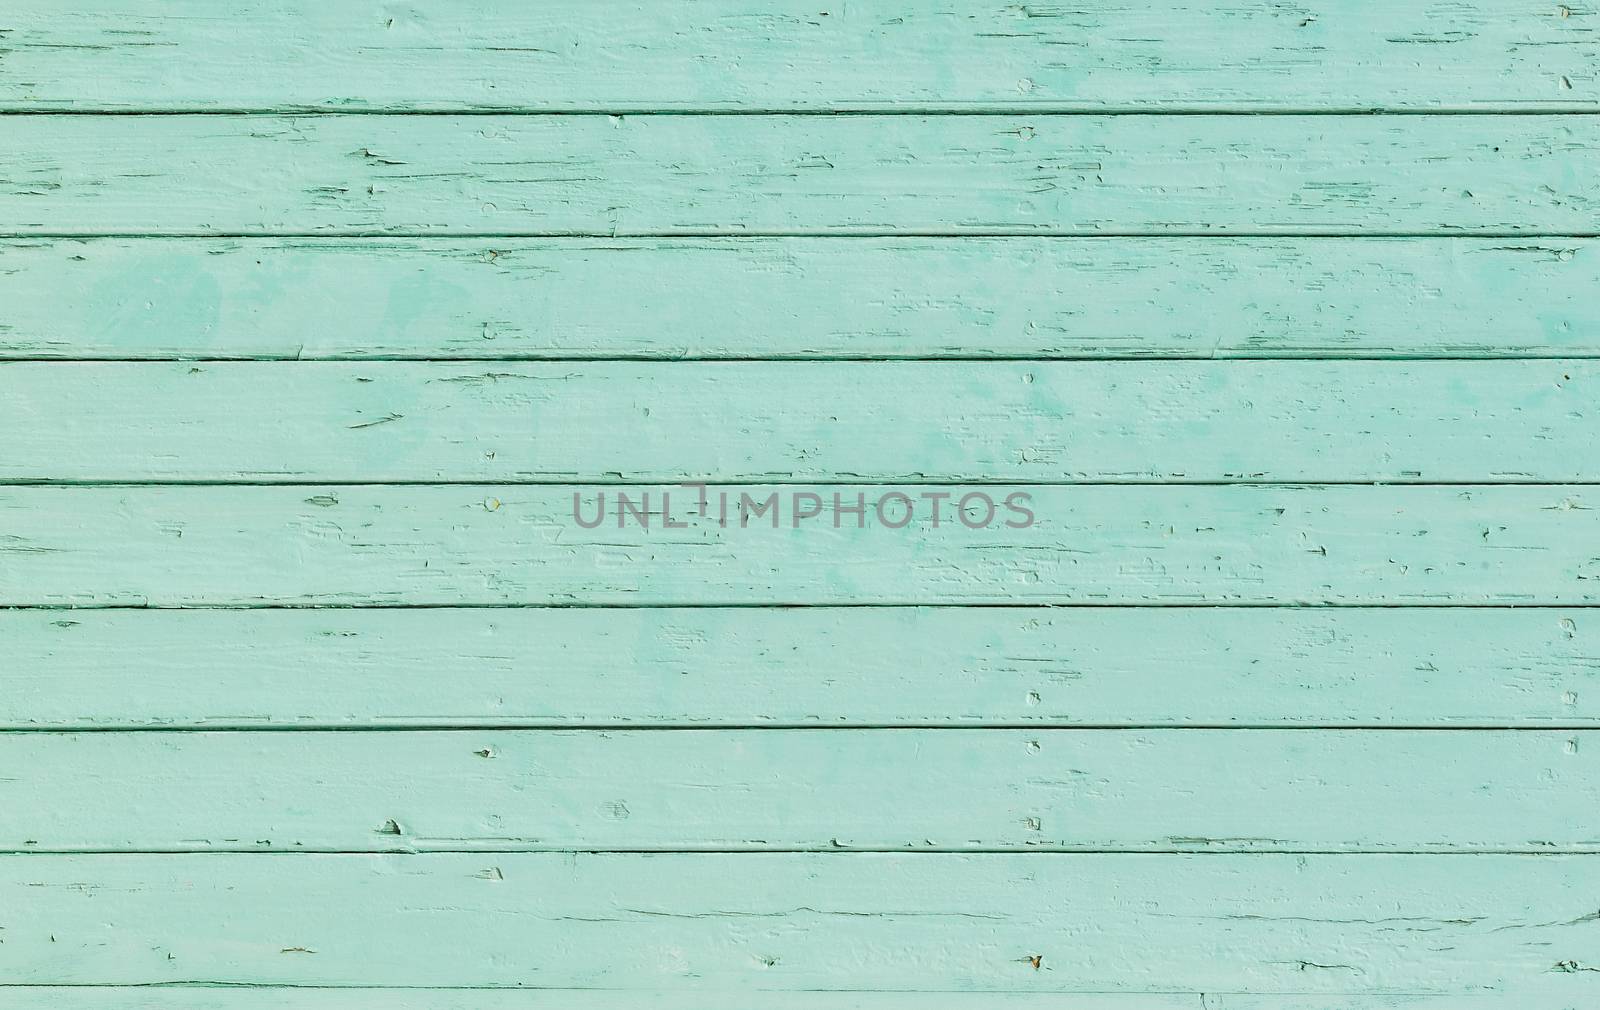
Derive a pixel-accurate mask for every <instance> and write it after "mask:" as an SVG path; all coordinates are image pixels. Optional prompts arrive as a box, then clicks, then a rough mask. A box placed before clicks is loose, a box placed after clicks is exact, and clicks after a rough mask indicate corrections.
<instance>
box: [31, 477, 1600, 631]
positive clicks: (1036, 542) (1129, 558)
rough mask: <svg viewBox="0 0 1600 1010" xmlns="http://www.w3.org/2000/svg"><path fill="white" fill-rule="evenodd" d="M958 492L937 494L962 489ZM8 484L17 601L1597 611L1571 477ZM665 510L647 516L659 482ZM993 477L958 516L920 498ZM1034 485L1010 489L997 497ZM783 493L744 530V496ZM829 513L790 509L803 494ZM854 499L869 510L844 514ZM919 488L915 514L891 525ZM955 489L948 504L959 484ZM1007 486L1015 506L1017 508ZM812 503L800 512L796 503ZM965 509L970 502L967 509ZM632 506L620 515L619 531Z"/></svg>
mask: <svg viewBox="0 0 1600 1010" xmlns="http://www.w3.org/2000/svg"><path fill="white" fill-rule="evenodd" d="M953 487H954V488H955V490H954V491H952V488H953ZM622 491H623V492H624V493H626V494H629V495H632V497H631V498H630V499H629V501H630V503H632V505H633V506H634V507H635V508H639V507H640V506H642V505H643V504H644V501H643V496H644V494H645V493H648V494H649V495H650V496H651V501H653V503H654V504H653V505H652V506H649V507H650V508H653V509H654V510H655V511H654V513H653V516H654V518H653V519H652V520H651V523H652V525H651V526H650V528H649V529H641V528H640V527H639V526H638V525H637V524H636V521H635V520H634V519H633V518H632V513H631V512H629V511H628V510H626V509H623V510H621V514H622V517H623V518H622V520H621V523H620V524H619V522H618V521H614V520H607V521H605V522H603V523H602V524H601V525H600V526H598V527H596V528H595V529H584V528H582V527H581V526H580V525H579V524H578V523H577V522H576V521H575V519H574V516H573V510H574V496H577V497H578V499H579V501H578V507H579V511H580V513H581V514H582V515H583V517H584V518H585V519H586V521H591V520H593V518H594V514H595V506H596V502H597V500H598V497H599V495H600V494H605V495H606V496H607V497H606V502H607V507H608V509H609V510H610V512H609V514H610V515H611V516H613V517H614V516H616V515H617V514H618V512H619V509H618V508H617V503H616V494H617V492H618V488H617V487H614V486H613V487H604V488H598V489H596V488H583V489H575V488H573V487H570V486H552V485H520V486H519V485H509V486H500V485H487V486H486V485H476V486H475V485H456V486H438V485H428V486H403V485H402V486H393V485H391V486H372V485H366V486H350V485H315V486H298V487H296V486H277V487H211V486H202V487H193V486H190V487H148V486H137V487H115V486H113V487H12V488H7V489H4V490H0V521H4V522H5V523H6V528H7V530H8V533H7V538H6V539H5V540H4V541H0V557H3V558H4V559H5V565H4V566H3V567H0V604H4V605H7V606H125V607H127V606H133V607H184V606H229V607H261V606H310V607H318V606H370V605H373V604H377V605H387V606H395V605H401V606H457V607H459V606H529V605H532V606H538V605H551V604H559V605H578V606H592V605H604V606H635V605H645V606H658V605H708V604H709V605H735V606H749V605H761V604H775V605H807V604H812V605H816V604H861V603H870V604H874V605H883V604H918V603H922V604H926V603H962V604H980V603H981V604H1007V603H1012V604H1015V603H1032V604H1088V605H1101V606H1104V605H1115V604H1123V605H1129V604H1132V605H1137V604H1157V605H1195V604H1228V603H1249V604H1256V605H1263V604H1317V603H1329V604H1343V605H1351V604H1385V605H1392V604H1426V605H1430V606H1459V605H1481V604H1502V605H1519V606H1529V605H1534V606H1536V605H1551V606H1558V605H1593V604H1596V603H1600V550H1597V548H1600V508H1595V507H1593V503H1594V498H1595V494H1594V491H1593V488H1592V487H1589V486H1580V487H1571V486H1526V487H1521V486H1519V487H1508V486H1470V487H1469V486H1444V487H1441V486H1409V487H1383V486H1379V487H1371V486H1350V485H1341V486H1277V485H1234V486H1183V485H1161V486H1156V487H1141V486H1136V485H1134V486H1130V485H1109V486H1108V485H1090V486H1084V487H1079V486H1071V485H1053V486H1037V485H1034V486H1016V485H998V486H994V485H990V486H986V487H984V488H981V489H977V491H975V492H973V491H963V489H962V488H961V487H959V486H953V485H948V484H945V485H933V486H930V485H898V484H897V485H887V486H886V485H867V486H860V485H848V486H846V485H837V484H833V485H805V484H801V485H792V484H791V485H778V486H773V485H762V486H744V485H740V486H739V487H736V488H735V489H734V492H733V493H734V495H735V497H734V498H733V499H732V500H731V503H730V506H729V509H730V512H729V519H728V522H727V525H726V526H724V525H722V523H721V519H720V516H719V514H718V512H719V502H718V495H719V493H720V489H716V488H713V489H711V492H710V495H709V500H708V503H707V506H708V508H707V515H706V516H705V517H704V518H702V517H700V516H698V515H696V513H695V510H694V508H693V507H692V505H693V503H694V502H695V492H693V491H686V490H684V489H683V488H681V487H676V486H673V487H669V486H664V485H656V486H651V485H630V486H628V487H626V488H623V489H622ZM664 493H665V494H668V495H679V496H680V497H674V498H673V499H672V501H671V502H670V503H669V504H670V506H671V513H672V516H673V521H674V522H675V523H681V524H682V528H677V527H674V528H670V529H666V528H662V519H663V513H662V495H663V494H664ZM968 493H976V494H985V495H988V496H989V497H990V498H991V499H993V500H994V501H995V503H996V509H995V513H994V516H995V517H994V520H993V522H992V524H991V525H989V526H987V527H985V528H981V529H969V528H968V527H967V525H966V524H965V523H964V522H962V521H961V520H959V519H956V518H954V516H953V511H954V509H953V506H952V502H950V501H945V502H944V503H943V506H942V507H943V508H944V518H943V519H942V521H941V523H940V525H939V527H938V528H934V527H933V525H932V521H931V515H930V513H931V508H932V499H929V498H928V497H927V496H928V495H939V494H961V495H962V496H963V497H965V495H966V494H968ZM1014 493H1015V494H1025V495H1028V496H1029V498H1028V499H1027V503H1026V504H1024V505H1022V506H1021V507H1023V508H1025V509H1027V510H1029V511H1031V512H1032V514H1033V516H1034V518H1035V521H1034V523H1033V525H1031V526H1027V527H1026V528H1013V527H1010V526H1008V525H1007V523H1013V522H1015V523H1022V522H1025V520H1024V519H1022V518H1019V517H1017V516H1016V515H1015V514H1013V513H1010V512H1007V511H1006V510H1005V508H1004V507H1003V505H1002V504H1001V503H1002V502H1003V501H1004V499H1005V498H1007V497H1008V496H1010V495H1011V494H1014ZM741 494H744V495H749V496H750V497H751V498H752V499H754V500H755V501H756V503H757V504H765V503H766V501H767V499H768V498H769V497H770V496H771V495H774V494H776V495H777V496H778V500H777V501H776V503H775V504H776V507H777V509H780V510H782V511H781V513H779V515H778V516H777V522H778V526H777V528H774V527H773V525H772V524H773V522H774V518H773V516H774V510H771V509H769V510H768V512H767V513H766V517H765V518H759V519H752V521H751V522H750V523H749V524H748V525H745V526H741V525H740V523H739V521H738V519H737V518H736V514H737V513H736V509H737V508H738V504H739V501H738V498H737V496H738V495H741ZM797 494H809V495H813V496H815V497H816V498H817V499H819V500H821V501H822V502H823V503H824V505H823V507H824V508H825V509H826V510H828V511H827V512H825V514H824V515H823V516H821V517H818V518H812V519H809V520H805V521H803V523H802V525H801V527H800V528H798V529H796V528H794V526H793V520H792V518H791V512H790V504H791V503H792V502H793V501H794V497H793V496H794V495H797ZM836 494H837V495H840V505H841V506H844V507H850V506H854V505H856V504H858V503H859V502H860V500H862V499H863V498H864V500H865V502H866V506H865V520H864V521H865V522H866V524H867V525H865V526H863V527H860V528H858V527H856V526H855V525H854V523H855V522H856V521H857V520H855V519H854V518H852V517H850V516H849V515H848V514H846V512H845V511H844V509H841V511H840V512H839V513H838V521H839V523H840V525H839V526H838V527H837V528H836V527H835V526H834V525H833V523H834V521H835V515H834V513H833V512H832V509H833V504H834V503H833V501H832V499H833V496H834V495H836ZM891 495H901V496H904V497H905V498H906V499H909V500H910V502H911V504H912V505H913V506H914V507H917V508H918V510H919V511H918V518H917V519H915V520H914V521H913V522H912V523H910V524H909V525H907V526H905V527H904V528H901V529H894V528H891V527H890V526H889V525H885V524H884V523H882V522H881V521H880V520H879V518H878V515H877V512H878V509H877V508H876V507H875V506H876V505H882V506H883V512H884V515H885V516H887V517H888V520H889V522H890V523H895V522H899V521H900V518H901V516H902V515H903V512H904V509H905V505H904V504H902V503H901V501H900V499H899V498H892V497H890V496H891ZM958 501H959V500H958ZM1018 501H1019V503H1020V502H1021V500H1020V499H1019V500H1018ZM803 503H804V504H810V503H811V502H810V500H809V499H807V500H805V501H804V502H803ZM968 507H969V508H970V509H971V510H973V511H972V513H966V512H963V515H968V514H970V515H971V516H972V521H973V522H974V523H976V522H978V521H980V519H981V518H984V517H985V516H984V513H986V511H987V510H986V509H984V507H983V506H982V503H981V501H980V500H974V501H971V502H969V503H968ZM622 524H625V525H622Z"/></svg>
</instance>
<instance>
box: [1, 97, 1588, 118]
mask: <svg viewBox="0 0 1600 1010" xmlns="http://www.w3.org/2000/svg"><path fill="white" fill-rule="evenodd" d="M1593 115H1600V103H1595V102H1554V103H1551V104H1549V105H1541V104H1536V103H1534V102H1532V101H1530V103H1529V104H1528V105H1527V106H1524V107H1518V108H1506V107H1477V106H1460V105H1458V106H1438V107H1434V106H1399V107H1384V106H1368V105H1348V106H1316V107H1310V106H1276V107H1255V106H1248V105H1196V104H1187V105H1185V104H1174V105H1171V106H1160V105H1155V104H1152V105H1147V106H1129V105H1120V106H1106V107H1099V106H1094V105H1084V104H1074V103H1070V102H1040V103H1038V104H1033V105H1029V104H1026V103H1010V102H979V103H974V104H972V105H963V104H961V103H956V102H940V103H925V104H918V103H915V102H911V103H905V102H902V103H896V104H894V105H881V106H880V105H877V104H871V103H856V104H850V103H841V104H840V105H838V106H834V107H828V108H821V107H802V108H787V107H782V106H751V107H748V108H692V107H685V108H673V107H670V106H669V107H661V106H649V105H600V106H587V107H570V108H549V109H543V108H537V107H529V106H503V107H502V106H470V105H454V106H442V107H436V108H424V109H404V108H394V107H390V108H366V109H357V108H346V107H336V106H325V105H315V104H313V105H296V104H292V103H291V104H286V105H281V106H265V105H245V106H234V107H230V108H216V107H191V106H184V105H169V106H150V107H148V108H139V109H132V108H124V107H116V106H81V105H80V106H75V107H71V108H65V107H64V108H49V107H43V106H35V107H29V108H21V107H4V108H0V116H16V117H39V118H43V117H53V116H60V117H68V116H82V117H90V116H106V117H110V116H115V117H118V118H129V117H135V116H146V117H151V118H164V119H177V118H184V117H191V116H211V117H239V118H273V119H305V118H321V117H336V116H338V117H347V116H366V117H389V118H403V117H434V118H438V117H447V116H461V117H467V116H472V117H487V116H505V117H516V118H526V119H534V118H552V119H554V118H562V117H583V116H592V117H599V116H641V117H643V116H649V117H652V118H661V119H667V118H703V117H713V116H715V117H724V118H756V117H767V118H774V117H786V118H793V119H819V118H829V117H867V116H895V117H913V118H914V117H930V118H931V117H946V116H949V117H956V116H973V117H978V116H983V117H991V118H992V117H1028V116H1053V117H1071V118H1090V117H1098V116H1118V117H1134V116H1149V117H1160V118H1168V117H1186V118H1203V117H1216V118H1247V117H1263V118H1267V117H1273V118H1279V117H1317V118H1331V117H1352V118H1353V117H1362V118H1382V117H1408V118H1409V117H1446V116H1469V117H1479V116H1523V117H1527V116H1593Z"/></svg>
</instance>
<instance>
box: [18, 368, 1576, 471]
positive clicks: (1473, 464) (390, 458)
mask: <svg viewBox="0 0 1600 1010" xmlns="http://www.w3.org/2000/svg"><path fill="white" fill-rule="evenodd" d="M1597 391H1600V365H1597V364H1596V363H1594V362H1589V361H1530V362H1509V361H1508V362H1488V361H1483V362H1421V363H1411V362H1406V363H1394V362H1379V361H1352V362H1303V361H1284V362H1256V361H1251V362H1170V363H1160V364H1153V363H1145V362H1055V363H1049V362H1022V363H1014V362H994V363H991V364H988V365H986V366H985V367H983V368H982V369H981V370H974V369H973V368H972V367H971V365H970V364H968V363H965V362H909V361H897V362H811V363H805V362H750V363H743V362H704V363H679V362H645V363H606V362H586V363H582V364H534V363H528V364H525V365H517V366H511V367H508V366H504V365H496V364H473V365H466V366H462V365H450V364H444V365H440V364H414V363H408V362H367V363H359V364H357V363H339V362H232V363H229V362H222V363H208V364H205V365H191V364H181V363H179V364H162V363H105V364H89V363H72V364H63V363H38V364H36V363H28V362H17V363H9V364H0V431H15V432H26V433H27V436H26V437H25V438H24V439H23V440H22V441H21V442H20V444H17V443H13V444H11V445H10V446H8V448H7V451H6V453H5V455H4V457H0V480H11V481H39V480H77V481H95V480H119V481H167V480H180V481H181V480H188V481H267V482H285V483H295V482H306V481H329V482H359V481H496V480H505V481H518V482H523V481H527V482H570V481H584V480H589V481H607V480H609V481H668V482H670V481H679V480H708V481H762V480H784V481H787V480H799V481H806V480H817V481H828V480H836V479H844V480H849V479H859V480H928V481H935V480H952V481H961V480H998V481H1008V482H1013V483H1022V482H1030V481H1106V480H1112V481H1139V482H1152V483H1154V482H1184V481H1223V480H1254V481H1262V480H1272V481H1326V482H1340V481H1351V482H1356V481H1361V482H1366V481H1394V482H1402V481H1432V482H1439V481H1448V482H1473V481H1482V482H1496V481H1513V482H1528V481H1546V482H1553V483H1558V482H1562V481H1580V482H1581V481H1593V480H1600V458H1595V457H1593V456H1592V455H1591V454H1589V453H1583V452H1575V451H1574V448H1575V447H1576V446H1579V445H1582V444H1583V443H1584V442H1585V441H1586V440H1587V439H1588V438H1589V436H1590V435H1591V434H1592V433H1593V432H1594V431H1595V429H1596V425H1597V424H1600V412H1597V411H1596V410H1595V407H1594V401H1595V398H1596V395H1597Z"/></svg>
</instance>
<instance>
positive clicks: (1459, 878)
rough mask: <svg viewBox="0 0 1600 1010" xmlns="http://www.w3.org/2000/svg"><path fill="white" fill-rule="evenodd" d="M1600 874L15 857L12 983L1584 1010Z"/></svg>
mask: <svg viewBox="0 0 1600 1010" xmlns="http://www.w3.org/2000/svg"><path fill="white" fill-rule="evenodd" d="M1597 859H1600V857H1591V856H1554V855H1552V856H1447V857H1440V856H1420V857H1419V856H1362V857H1352V856H1320V857H1319V856H1291V855H1237V856H1226V855H1195V856H1157V855H1045V854H1038V853H1032V854H1017V855H1010V856H997V855H980V856H960V855H932V854H923V855H860V854H850V855H828V854H741V855H725V854H701V855H688V854H677V855H646V856H641V855H583V854H569V853H546V854H496V855H491V854H488V853H479V854H467V855H431V856H414V855H385V856H370V855H368V856H351V855H341V856H332V855H330V856H314V855H281V856H263V855H231V856H230V855H221V854H209V855H195V856H163V857H152V856H128V855H118V856H105V855H99V856H81V857H40V856H11V857H7V858H4V859H0V908H4V909H5V910H6V917H7V918H6V921H7V930H6V942H5V943H4V944H0V970H3V971H4V972H5V974H6V977H7V979H8V981H11V982H13V983H17V982H27V983H44V984H51V983H55V984H59V983H62V982H65V981H72V982H74V983H80V984H81V983H87V982H99V983H124V984H128V983H139V982H172V981H181V980H205V981H211V982H219V981H221V982H233V983H246V984H259V983H266V984H285V983H288V984H300V985H349V984H356V985H360V984H373V983H381V984H386V985H394V986H407V985H424V986H433V985H474V986H488V987H493V986H519V985H521V986H533V987H564V986H571V987H583V988H587V987H595V988H607V989H646V990H659V989H678V990H691V991H692V990H701V991H706V992H718V991H727V990H730V989H741V990H746V991H750V990H789V991H797V990H810V989H851V990H863V989H865V990H905V991H925V992H937V991H944V990H977V991H983V990H1009V991H1016V992H1024V993H1027V992H1033V993H1047V992H1087V993H1094V992H1107V991H1111V992H1122V993H1129V994H1133V993H1141V992H1146V991H1150V992H1165V993H1172V992H1179V993H1183V992H1195V991H1197V990H1199V991H1205V992H1211V991H1222V992H1254V993H1267V994H1277V993H1339V994H1374V995H1375V994H1382V993H1392V992H1406V993H1415V994H1446V993H1449V994H1454V993H1462V994H1473V995H1479V996H1481V995H1485V994H1486V993H1493V994H1496V995H1500V996H1508V995H1509V996H1510V997H1511V998H1512V999H1516V998H1517V997H1519V996H1521V995H1523V994H1527V995H1529V996H1543V997H1553V996H1566V997H1568V998H1569V999H1572V1000H1576V1001H1577V1002H1578V1004H1580V1005H1581V1004H1582V1003H1583V1002H1584V1001H1586V1000H1590V999H1592V998H1593V996H1594V993H1595V992H1596V991H1597V987H1600V980H1597V978H1596V975H1597V973H1595V972H1589V971H1584V970H1582V969H1584V968H1586V967H1590V966H1592V957H1591V955H1590V953H1589V951H1590V950H1592V947H1593V943H1592V940H1593V931H1594V930H1595V928H1596V927H1595V925H1594V921H1593V916H1594V895H1593V890H1592V884H1593V880H1594V874H1595V863H1596V862H1597ZM313 952H314V953H313ZM1036 957H1037V958H1039V959H1040V960H1039V966H1038V968H1035V967H1034V965H1033V961H1032V959H1033V958H1036ZM1517 1005H1519V1006H1520V1005H1522V1004H1521V1003H1520V1002H1519V1003H1518V1004H1517Z"/></svg>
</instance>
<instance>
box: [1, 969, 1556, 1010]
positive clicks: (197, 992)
mask: <svg viewBox="0 0 1600 1010" xmlns="http://www.w3.org/2000/svg"><path fill="white" fill-rule="evenodd" d="M1043 970H1044V967H1043V964H1042V963H1041V965H1040V971H1043ZM0 994H4V995H5V997H6V1001H7V1002H6V1005H7V1006H8V1007H10V1008H12V1010H101V1008H103V1007H105V1006H106V1005H108V1004H110V1005H114V1006H116V1007H118V1008H119V1010H552V1008H561V1010H566V1008H572V1010H629V1008H637V1010H922V1008H925V1007H927V1005H928V1002H929V998H930V997H929V995H928V994H926V993H915V992H860V991H857V992H845V991H831V992H824V991H822V990H817V989H813V990H810V991H808V992H796V993H785V992H774V991H772V990H762V991H758V992H752V991H734V992H705V991H701V990H687V991H685V990H670V989H669V990H661V989H652V990H646V991H638V990H626V991H619V990H615V989H532V988H526V987H523V988H517V989H503V988H502V989H484V988H477V987H461V988H456V989H440V988H429V989H426V990H418V989H394V988H388V989H383V988H354V987H348V986H346V987H338V988H328V989H314V988H309V987H297V986H261V985H251V986H226V985H186V984H183V983H177V984H168V985H163V984H159V983H157V984H151V985H142V986H12V987H7V986H5V985H4V984H3V983H0ZM1506 998H1507V997H1506V995H1505V994H1503V993H1502V994H1495V993H1489V994H1483V993H1477V994H1461V995H1449V996H1439V995H1434V996H1419V995H1416V994H1413V993H1406V994H1400V995H1395V994H1386V995H1372V996H1344V995H1319V996H1306V995H1301V994H1294V993H1274V994H1273V995H1270V996H1251V995H1241V994H1239V993H1220V994H1219V993H1215V992H1208V993H1200V992H1187V993H1183V992H1165V993H1144V992H1141V993H1060V992H1052V993H1048V994H1043V993H1039V994H1035V993H1022V992H970V991H969V992H940V993H938V994H937V999H938V1003H939V1006H940V1007H941V1008H943V1007H949V1008H952V1010H989V1008H991V1007H993V1008H995V1010H1502V1008H1503V1007H1504V1006H1505V1001H1506ZM1516 999H1517V1006H1518V1007H1519V1008H1522V1010H1573V1003H1572V999H1571V998H1570V997H1562V996H1560V995H1554V994H1546V995H1543V996H1540V995H1535V994H1531V993H1526V992H1522V991H1519V992H1518V993H1517V994H1516Z"/></svg>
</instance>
